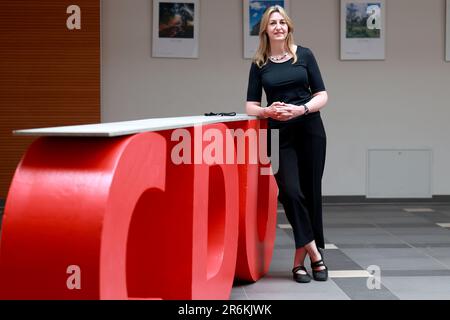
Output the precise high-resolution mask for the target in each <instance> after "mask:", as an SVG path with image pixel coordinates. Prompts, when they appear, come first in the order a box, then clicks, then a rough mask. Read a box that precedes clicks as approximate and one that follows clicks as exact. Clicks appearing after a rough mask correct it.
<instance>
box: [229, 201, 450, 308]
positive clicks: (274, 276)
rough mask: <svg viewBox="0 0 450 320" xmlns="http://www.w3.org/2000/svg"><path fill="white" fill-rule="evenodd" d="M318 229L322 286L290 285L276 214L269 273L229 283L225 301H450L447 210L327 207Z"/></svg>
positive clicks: (287, 236) (285, 238)
mask: <svg viewBox="0 0 450 320" xmlns="http://www.w3.org/2000/svg"><path fill="white" fill-rule="evenodd" d="M324 223H325V225H324V229H325V230H324V231H325V238H326V243H327V245H326V250H325V261H326V263H327V265H328V267H329V269H330V278H329V280H328V281H327V282H325V283H321V282H315V281H312V282H310V283H307V284H300V283H296V282H294V281H293V280H292V278H291V271H290V270H291V269H292V261H293V255H294V240H293V235H292V230H291V229H290V228H289V224H288V222H287V220H286V217H285V215H284V212H283V210H282V209H281V208H280V210H279V212H278V228H277V238H276V242H275V251H274V253H273V258H272V263H271V267H270V270H269V273H268V274H267V275H266V276H265V277H264V278H262V279H260V280H259V281H257V282H256V283H253V284H242V283H235V285H234V286H233V290H232V294H231V299H233V300H254V299H273V300H277V299H286V300H294V299H302V300H315V299H321V300H328V299H342V300H350V299H351V300H357V299H364V300H378V299H382V300H397V299H401V300H407V299H421V300H422V299H423V300H428V299H445V300H449V299H450V204H443V203H431V204H428V203H427V204H425V203H421V204H413V203H408V204H406V203H405V204H373V205H369V204H365V205H325V206H324ZM306 265H307V266H308V265H309V262H307V263H306ZM367 268H369V269H367ZM308 269H309V268H308ZM373 270H378V271H377V273H378V274H379V275H380V277H374V276H376V275H377V273H375V274H374V276H371V274H372V271H373ZM369 271H370V272H369ZM377 279H379V280H380V281H379V282H377V281H376V280H377Z"/></svg>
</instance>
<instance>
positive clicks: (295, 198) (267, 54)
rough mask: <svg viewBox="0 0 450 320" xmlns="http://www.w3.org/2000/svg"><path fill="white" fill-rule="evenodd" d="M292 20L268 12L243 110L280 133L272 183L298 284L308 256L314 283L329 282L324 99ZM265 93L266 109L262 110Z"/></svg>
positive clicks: (280, 11)
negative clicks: (289, 233)
mask: <svg viewBox="0 0 450 320" xmlns="http://www.w3.org/2000/svg"><path fill="white" fill-rule="evenodd" d="M293 31H294V28H293V24H292V20H291V19H290V18H289V17H288V16H287V14H286V12H285V11H284V9H283V8H282V7H280V6H272V7H270V8H268V9H267V10H266V12H265V13H264V15H263V17H262V19H261V27H260V32H259V48H258V51H257V53H256V55H255V57H254V59H253V63H252V65H251V68H250V76H249V83H248V90H247V103H246V111H247V114H248V115H255V116H259V117H263V118H268V121H269V128H271V129H278V130H279V137H280V143H279V153H280V154H279V161H280V163H279V169H278V172H277V173H276V174H275V178H276V181H277V184H278V189H279V200H280V202H281V203H282V204H283V207H284V210H285V212H286V216H287V218H288V220H289V222H290V224H291V226H292V229H293V232H294V238H295V248H296V251H295V258H294V267H293V269H292V273H293V278H294V280H295V281H297V282H310V281H311V276H310V275H309V273H308V271H307V269H306V268H305V266H304V261H305V258H306V255H309V257H310V261H311V269H312V273H313V278H314V279H315V280H317V281H326V280H327V279H328V268H327V267H326V265H325V263H324V261H323V257H322V254H323V253H322V251H321V250H320V249H319V248H322V249H324V247H325V243H324V237H323V226H322V190H321V189H322V186H321V180H322V174H323V169H324V165H325V149H326V135H325V130H324V127H323V123H322V119H321V117H320V112H319V110H320V109H321V108H323V107H324V106H325V104H326V103H327V100H328V95H327V92H326V91H325V86H324V84H323V81H322V77H321V74H320V70H319V68H318V65H317V62H316V60H315V58H314V55H313V53H312V52H311V50H310V49H308V48H304V47H301V46H297V45H295V44H294V39H293ZM262 89H264V91H265V93H266V97H267V102H268V107H261V95H262Z"/></svg>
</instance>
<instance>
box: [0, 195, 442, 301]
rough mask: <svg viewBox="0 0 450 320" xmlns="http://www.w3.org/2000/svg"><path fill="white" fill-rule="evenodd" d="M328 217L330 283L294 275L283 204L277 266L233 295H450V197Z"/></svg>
mask: <svg viewBox="0 0 450 320" xmlns="http://www.w3.org/2000/svg"><path fill="white" fill-rule="evenodd" d="M1 209H2V208H0V211H1ZM405 209H408V210H405ZM421 209H422V210H421ZM0 217H1V212H0ZM0 223H1V222H0ZM324 223H325V225H324V229H325V230H324V231H325V238H326V243H327V244H326V249H325V255H324V256H325V262H326V263H327V265H328V267H329V269H330V278H329V280H328V281H327V282H316V281H312V282H310V283H307V284H300V283H296V282H294V281H293V280H292V276H291V271H290V270H291V269H292V261H293V254H294V239H293V235H292V230H291V229H290V228H289V223H288V221H287V219H286V217H285V214H284V212H283V210H282V209H281V208H280V210H279V212H278V227H277V230H276V231H277V233H276V242H275V250H274V253H273V258H272V263H271V266H270V270H269V273H268V274H267V275H266V276H265V277H263V278H262V279H260V280H259V281H257V282H256V283H253V284H242V283H239V282H236V283H235V284H234V286H233V289H232V294H231V299H232V300H266V299H270V300H279V299H283V300H297V299H298V300H331V299H333V300H360V299H364V300H380V299H381V300H398V299H401V300H403V299H405V300H406V299H420V300H428V299H445V300H450V203H447V204H442V203H441V204H438V203H432V204H423V203H422V204H416V205H414V204H373V205H369V204H365V205H325V206H324ZM306 265H307V266H309V262H308V261H307V263H306ZM308 268H309V267H308ZM374 270H375V271H377V272H376V273H375V274H374V275H375V276H376V275H377V274H379V276H380V277H374V276H371V274H372V271H374ZM377 279H379V280H380V281H379V282H377Z"/></svg>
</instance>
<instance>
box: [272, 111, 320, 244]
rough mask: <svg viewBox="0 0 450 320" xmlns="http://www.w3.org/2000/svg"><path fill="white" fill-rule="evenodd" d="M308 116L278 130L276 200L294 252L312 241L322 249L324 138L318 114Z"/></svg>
mask: <svg viewBox="0 0 450 320" xmlns="http://www.w3.org/2000/svg"><path fill="white" fill-rule="evenodd" d="M311 116H313V117H311V118H305V119H303V121H300V122H298V123H292V124H287V125H285V126H283V127H281V128H280V129H279V130H280V131H279V168H278V172H276V174H275V178H276V181H277V184H278V189H279V196H278V199H279V200H280V202H281V203H282V205H283V207H284V211H285V212H286V216H287V219H288V220H289V222H290V224H291V226H292V229H293V231H294V238H295V247H296V249H298V248H301V247H303V246H305V245H306V244H308V243H309V242H311V241H313V240H315V241H316V244H317V246H318V247H320V248H324V247H325V240H324V236H323V223H322V176H323V170H324V166H325V153H326V134H325V129H324V126H323V123H322V119H321V117H320V114H311ZM273 151H275V150H272V152H273Z"/></svg>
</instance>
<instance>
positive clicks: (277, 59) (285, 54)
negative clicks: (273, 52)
mask: <svg viewBox="0 0 450 320" xmlns="http://www.w3.org/2000/svg"><path fill="white" fill-rule="evenodd" d="M287 55H288V52H285V53H283V54H282V55H280V56H269V59H270V60H272V61H280V60H283V59H284V58H285V57H286V56H287Z"/></svg>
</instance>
